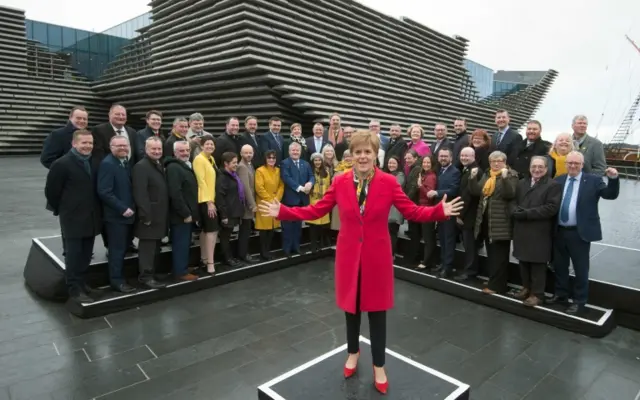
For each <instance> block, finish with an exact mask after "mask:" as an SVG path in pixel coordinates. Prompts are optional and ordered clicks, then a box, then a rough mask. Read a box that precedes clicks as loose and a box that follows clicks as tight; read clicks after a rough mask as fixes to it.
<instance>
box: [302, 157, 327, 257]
mask: <svg viewBox="0 0 640 400" xmlns="http://www.w3.org/2000/svg"><path fill="white" fill-rule="evenodd" d="M309 161H310V162H311V168H313V175H314V178H315V183H314V185H313V189H311V193H310V194H309V201H310V202H311V205H314V204H316V203H317V202H318V201H320V199H321V198H322V197H323V196H324V194H325V193H326V192H327V190H328V189H329V186H330V185H331V175H329V171H328V169H327V167H326V166H325V165H324V160H323V159H322V154H320V153H313V154H312V155H311V158H310V159H309ZM330 221H331V219H330V216H329V214H327V215H324V216H322V217H320V218H318V219H316V220H313V221H307V224H309V234H310V236H311V251H312V252H314V253H315V252H317V251H319V250H320V249H321V248H323V247H325V246H329V244H330V243H329V233H328V232H327V229H328V227H329V222H330Z"/></svg>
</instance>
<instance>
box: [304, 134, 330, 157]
mask: <svg viewBox="0 0 640 400" xmlns="http://www.w3.org/2000/svg"><path fill="white" fill-rule="evenodd" d="M305 140H306V141H307V148H308V149H309V153H310V154H309V155H311V154H313V153H321V152H322V149H323V148H324V146H326V145H327V144H329V143H330V142H329V140H327V138H326V137H324V136H322V145H321V146H320V148H319V149H318V148H316V138H315V136H311V137H308V138H306V139H305ZM334 150H335V149H334Z"/></svg>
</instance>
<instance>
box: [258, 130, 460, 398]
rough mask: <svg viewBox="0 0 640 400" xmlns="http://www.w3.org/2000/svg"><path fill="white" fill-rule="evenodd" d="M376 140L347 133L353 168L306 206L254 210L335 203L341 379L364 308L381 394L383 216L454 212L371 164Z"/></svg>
mask: <svg viewBox="0 0 640 400" xmlns="http://www.w3.org/2000/svg"><path fill="white" fill-rule="evenodd" d="M379 147H380V141H379V139H378V137H377V135H374V134H372V133H371V132H369V131H359V132H357V133H355V134H354V135H353V136H352V137H351V142H350V144H349V149H350V151H351V154H352V156H353V161H354V163H353V164H354V165H353V170H352V171H349V172H347V173H345V174H343V175H340V176H338V177H336V178H335V180H334V182H333V184H332V185H331V186H330V187H329V190H327V192H326V193H325V195H324V197H323V198H322V199H321V200H319V201H318V202H317V203H316V204H314V205H312V206H307V207H295V208H289V207H286V206H283V205H280V203H278V202H277V201H273V202H271V203H270V202H266V201H263V202H262V204H260V211H261V212H262V213H263V214H265V215H269V216H273V217H277V218H278V219H280V220H283V221H287V220H289V221H294V220H314V219H318V218H320V217H322V216H324V215H326V214H327V213H329V212H330V211H331V210H332V209H333V207H334V206H335V205H338V210H339V212H340V223H341V227H340V231H339V233H338V243H337V250H336V263H335V285H336V298H337V303H338V306H339V307H340V308H341V309H343V310H344V311H345V314H346V320H347V342H348V353H349V356H348V359H347V362H346V364H345V367H344V374H345V378H349V377H350V376H352V375H353V374H354V373H355V371H356V367H357V363H358V357H359V355H360V352H359V349H358V344H359V336H360V317H361V313H362V312H368V313H369V327H370V337H371V351H372V356H373V365H374V384H375V387H376V389H377V390H378V391H380V392H381V393H386V391H387V388H388V385H389V383H388V381H387V377H386V374H385V371H384V368H383V367H384V361H385V347H386V311H387V310H389V309H390V308H392V307H393V283H394V282H393V257H392V254H391V240H390V237H389V230H388V228H387V220H388V217H389V210H390V209H391V206H392V205H393V206H395V207H396V208H397V209H398V211H400V213H402V214H403V215H404V217H405V218H406V219H408V220H411V221H415V222H433V221H442V220H445V219H447V218H449V217H450V216H456V215H458V212H459V211H460V209H461V208H462V203H461V201H460V200H459V199H455V200H453V201H451V202H449V203H446V198H445V199H443V200H442V202H440V203H439V204H437V205H436V206H434V207H421V206H417V205H416V204H414V203H413V202H412V201H411V200H409V199H408V198H407V196H406V195H405V194H404V192H403V191H402V188H401V187H400V185H399V184H398V182H397V181H396V178H395V177H394V176H392V175H389V174H386V173H384V172H382V171H380V170H378V169H377V168H375V167H374V162H375V159H376V156H377V155H378V149H379Z"/></svg>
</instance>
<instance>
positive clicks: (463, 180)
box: [447, 162, 484, 231]
mask: <svg viewBox="0 0 640 400" xmlns="http://www.w3.org/2000/svg"><path fill="white" fill-rule="evenodd" d="M474 168H478V176H482V174H483V172H484V171H482V169H480V168H479V167H478V163H477V162H473V163H472V164H470V165H469V166H468V167H464V166H463V167H462V176H461V177H460V192H459V193H460V194H459V196H460V198H461V199H462V201H463V202H464V204H463V205H462V211H460V216H459V218H460V219H461V220H462V222H463V223H464V225H463V228H464V229H469V230H472V231H473V228H474V226H475V223H476V214H477V212H478V202H479V201H480V198H479V197H478V196H473V195H472V194H471V192H470V191H469V176H470V175H471V170H472V169H474ZM447 197H448V196H447Z"/></svg>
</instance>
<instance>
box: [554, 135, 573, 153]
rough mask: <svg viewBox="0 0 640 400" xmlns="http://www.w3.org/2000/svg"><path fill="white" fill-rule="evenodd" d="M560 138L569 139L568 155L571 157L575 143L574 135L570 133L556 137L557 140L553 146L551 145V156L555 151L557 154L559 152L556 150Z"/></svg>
mask: <svg viewBox="0 0 640 400" xmlns="http://www.w3.org/2000/svg"><path fill="white" fill-rule="evenodd" d="M560 138H567V139H569V152H568V153H567V155H569V153H571V152H572V151H574V150H575V149H576V148H575V145H574V143H573V135H572V134H570V133H566V132H563V133H560V134H558V136H556V139H555V140H554V141H553V144H552V145H551V147H550V148H549V154H551V153H553V152H554V151H555V152H556V153H557V152H558V151H557V150H556V144H557V143H558V139H560Z"/></svg>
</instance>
